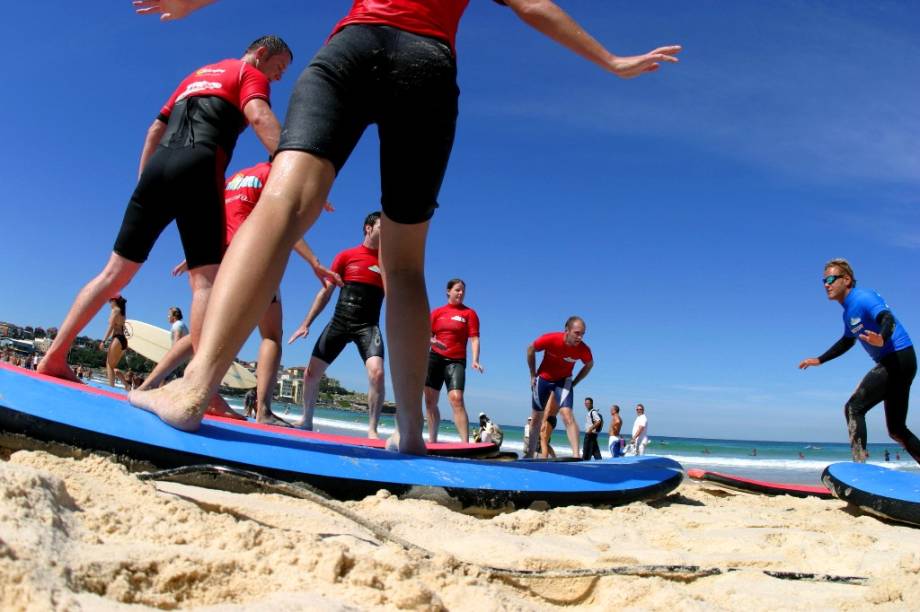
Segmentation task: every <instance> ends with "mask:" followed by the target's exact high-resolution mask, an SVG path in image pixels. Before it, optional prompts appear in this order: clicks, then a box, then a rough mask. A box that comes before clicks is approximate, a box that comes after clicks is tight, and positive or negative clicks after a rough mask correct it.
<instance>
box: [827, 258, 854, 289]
mask: <svg viewBox="0 0 920 612" xmlns="http://www.w3.org/2000/svg"><path fill="white" fill-rule="evenodd" d="M828 268H837V269H838V270H840V271H841V272H843V273H844V274H845V275H847V276H849V277H850V280H851V281H853V283H852V284H851V285H850V287H855V286H856V275H855V274H853V268H852V267H850V262H848V261H847V260H846V259H844V258H843V257H838V258H836V259H832V260H830V261H829V262H827V263H826V264H824V269H825V270H827V269H828Z"/></svg>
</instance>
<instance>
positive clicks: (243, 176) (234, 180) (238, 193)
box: [224, 162, 272, 245]
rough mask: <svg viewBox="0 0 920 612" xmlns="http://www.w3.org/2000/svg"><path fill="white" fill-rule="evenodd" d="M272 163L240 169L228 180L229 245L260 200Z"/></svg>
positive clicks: (226, 204) (226, 197)
mask: <svg viewBox="0 0 920 612" xmlns="http://www.w3.org/2000/svg"><path fill="white" fill-rule="evenodd" d="M271 169H272V165H271V164H270V163H268V162H262V163H261V164H256V165H255V166H253V167H252V168H246V169H245V170H240V171H239V172H237V173H236V174H234V175H233V176H232V177H230V180H229V181H227V185H226V187H224V214H225V216H226V218H227V241H226V244H227V245H229V244H230V241H231V240H233V235H234V234H235V233H236V230H238V229H240V225H242V224H243V221H245V220H246V219H247V218H248V217H249V215H250V214H252V210H253V209H254V208H255V207H256V204H257V203H258V202H259V196H261V195H262V188H263V187H265V181H267V180H268V173H269V172H270V171H271Z"/></svg>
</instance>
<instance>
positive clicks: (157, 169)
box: [38, 36, 293, 403]
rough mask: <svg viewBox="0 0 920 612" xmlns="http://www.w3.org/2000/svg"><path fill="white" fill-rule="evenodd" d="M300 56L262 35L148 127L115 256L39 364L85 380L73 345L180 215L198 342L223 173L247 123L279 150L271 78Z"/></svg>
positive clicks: (172, 101)
mask: <svg viewBox="0 0 920 612" xmlns="http://www.w3.org/2000/svg"><path fill="white" fill-rule="evenodd" d="M292 59H293V54H292V53H291V49H290V48H289V47H288V46H287V44H286V43H285V42H284V41H283V40H281V39H280V38H278V37H277V36H263V37H262V38H259V39H257V40H255V41H254V42H253V43H252V44H251V45H249V47H248V48H247V49H246V52H245V53H244V54H243V57H242V59H225V60H222V61H220V62H217V63H215V64H209V65H207V66H203V67H202V68H199V69H198V70H196V71H195V72H193V73H191V74H190V75H189V76H187V77H186V78H185V79H183V81H182V82H181V83H180V84H179V86H178V87H177V88H176V90H175V91H174V92H173V94H172V95H171V96H170V97H169V99H168V100H167V101H166V104H165V105H164V106H163V107H162V108H161V110H160V114H159V115H158V116H157V118H156V119H154V120H153V123H152V124H151V125H150V128H149V129H148V130H147V136H146V139H145V141H144V147H143V150H142V151H141V159H140V169H139V175H140V176H139V178H138V182H137V187H136V188H135V190H134V194H133V195H132V196H131V199H130V201H129V203H128V207H127V209H126V210H125V216H124V220H123V221H122V225H121V229H120V230H119V232H118V237H117V238H116V240H115V245H114V247H113V252H112V254H111V256H110V257H109V261H108V263H107V264H106V266H105V268H104V269H103V270H102V272H101V273H100V274H99V275H98V276H96V277H95V278H94V279H93V280H91V281H90V282H89V283H87V284H86V285H85V286H84V287H83V288H82V289H81V290H80V292H79V293H78V294H77V297H76V299H75V300H74V303H73V305H72V306H71V307H70V311H69V312H68V313H67V316H66V317H65V319H64V322H63V323H62V324H61V328H60V330H59V332H58V335H57V337H56V338H55V339H54V342H53V343H52V344H51V348H50V349H49V350H48V353H47V354H46V355H45V358H44V359H43V360H42V362H41V364H40V365H39V368H38V369H39V371H40V372H42V373H44V374H49V375H51V376H57V377H59V378H66V379H69V380H74V381H78V379H77V377H76V375H75V374H74V373H73V372H72V370H71V369H70V368H69V367H67V353H68V352H69V351H70V347H71V344H72V343H73V341H74V339H75V338H76V337H77V334H79V333H80V331H81V330H82V329H83V328H84V327H86V325H87V324H88V323H89V322H90V320H91V319H92V318H93V316H94V315H95V314H96V313H97V312H98V311H99V309H100V308H101V307H102V305H103V304H104V303H105V301H106V300H108V299H109V298H110V297H112V296H113V295H117V294H118V293H119V292H120V291H121V289H122V288H123V287H124V286H125V285H127V284H128V283H129V282H130V281H131V279H132V278H133V277H134V275H135V274H136V273H137V271H138V270H139V269H140V268H141V265H142V264H143V263H144V262H145V261H146V260H147V256H148V255H149V254H150V250H151V249H152V248H153V245H154V243H155V242H156V240H157V238H158V237H159V236H160V233H161V232H162V231H163V230H164V229H165V228H166V226H167V225H169V224H170V223H171V222H172V221H173V220H175V221H176V225H177V227H178V229H179V236H180V237H181V239H182V246H183V248H184V250H185V257H186V260H187V261H188V266H189V269H190V281H191V284H192V311H191V332H192V338H193V339H194V342H195V344H196V345H197V342H198V334H200V333H201V322H202V320H203V318H204V312H205V309H204V307H203V306H202V304H203V301H204V299H205V298H206V296H207V295H208V294H209V293H210V291H211V286H212V285H213V282H214V278H215V276H216V274H217V264H218V263H219V262H220V260H221V257H222V256H223V253H224V223H223V220H224V198H223V190H222V189H221V184H220V182H219V181H217V180H215V177H222V176H223V175H224V172H225V171H226V168H227V163H228V162H229V160H230V158H231V157H232V155H233V149H234V147H235V146H236V140H237V137H238V136H239V134H240V132H242V131H243V130H244V129H245V128H246V126H247V125H252V128H253V130H255V133H256V136H258V137H259V140H260V141H261V142H262V144H263V145H264V146H265V148H266V150H267V151H268V152H269V154H272V153H274V152H275V149H276V148H277V146H278V140H279V138H280V134H281V127H280V124H279V123H278V120H277V119H276V118H275V115H274V114H273V113H272V110H271V106H269V97H270V91H269V89H270V88H269V83H270V82H271V81H277V80H278V79H280V78H281V75H282V74H284V71H285V70H286V69H287V67H288V65H289V64H290V63H291V61H292ZM292 242H293V241H292ZM205 403H207V402H205Z"/></svg>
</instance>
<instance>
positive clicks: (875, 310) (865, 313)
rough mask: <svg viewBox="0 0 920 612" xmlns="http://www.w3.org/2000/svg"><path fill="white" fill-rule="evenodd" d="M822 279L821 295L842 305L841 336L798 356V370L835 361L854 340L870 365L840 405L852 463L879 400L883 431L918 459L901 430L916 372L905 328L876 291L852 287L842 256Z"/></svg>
mask: <svg viewBox="0 0 920 612" xmlns="http://www.w3.org/2000/svg"><path fill="white" fill-rule="evenodd" d="M822 282H823V283H824V291H825V293H826V294H827V299H829V300H833V301H835V302H838V303H839V304H840V305H841V306H843V336H841V337H840V340H838V341H837V342H836V343H834V345H833V346H832V347H830V348H829V349H828V350H827V351H825V352H824V354H822V355H821V356H820V357H809V358H808V359H803V360H802V361H801V362H800V363H799V368H800V369H802V370H805V369H807V368H809V367H814V366H819V365H821V364H822V363H826V362H828V361H830V360H831V359H835V358H837V357H839V356H841V355H843V354H844V353H846V352H847V351H848V350H850V349H851V348H853V345H854V344H856V341H857V340H859V342H860V344H862V345H863V348H864V349H865V350H866V352H867V353H868V354H869V357H871V358H872V359H873V360H874V361H875V367H873V368H872V369H871V370H869V372H868V373H867V374H866V375H865V377H863V379H862V381H860V383H859V386H858V387H856V391H854V392H853V395H851V396H850V399H849V400H848V401H847V403H846V405H845V406H844V408H843V413H844V417H845V418H846V421H847V431H848V433H849V437H850V450H851V452H852V453H853V461H856V462H860V463H861V462H864V461H865V460H866V458H867V457H868V456H869V453H868V452H867V450H866V442H867V440H866V413H867V412H869V410H871V409H872V408H873V407H874V406H875V405H876V404H878V403H879V402H884V403H885V423H886V425H887V426H888V435H890V436H891V438H892V439H893V440H894V441H895V442H897V443H899V444H900V445H901V446H903V447H904V448H905V449H906V450H907V452H908V453H910V455H911V457H913V458H914V460H915V461H916V462H917V463H920V440H918V439H917V436H915V435H914V434H913V432H911V431H910V430H909V429H908V428H907V409H908V402H909V400H910V387H911V384H912V383H913V380H914V376H916V374H917V356H916V353H915V352H914V346H913V343H912V342H911V340H910V336H908V335H907V330H906V329H904V326H903V325H901V323H900V322H899V321H898V320H897V319H896V318H895V316H894V314H893V313H892V312H891V308H890V307H889V306H888V304H887V303H885V300H883V299H882V297H881V296H880V295H879V294H878V293H876V292H875V291H873V290H871V289H862V288H858V287H857V286H856V275H855V274H854V273H853V268H852V267H851V266H850V264H849V262H847V260H845V259H832V260H830V261H829V262H827V264H825V266H824V278H823V279H822Z"/></svg>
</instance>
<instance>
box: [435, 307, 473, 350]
mask: <svg viewBox="0 0 920 612" xmlns="http://www.w3.org/2000/svg"><path fill="white" fill-rule="evenodd" d="M431 334H432V335H433V336H434V337H435V339H436V340H437V341H438V342H440V343H442V344H444V345H445V346H446V347H447V348H443V349H442V348H439V347H438V346H437V345H434V344H432V345H431V350H432V351H434V352H435V353H437V354H438V355H441V356H442V357H446V358H447V359H466V343H467V340H469V339H470V338H478V337H479V315H477V314H476V311H475V310H473V309H472V308H469V307H467V306H465V305H463V304H459V305H457V306H454V305H452V304H445V305H444V306H441V307H439V308H435V309H434V310H432V311H431Z"/></svg>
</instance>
